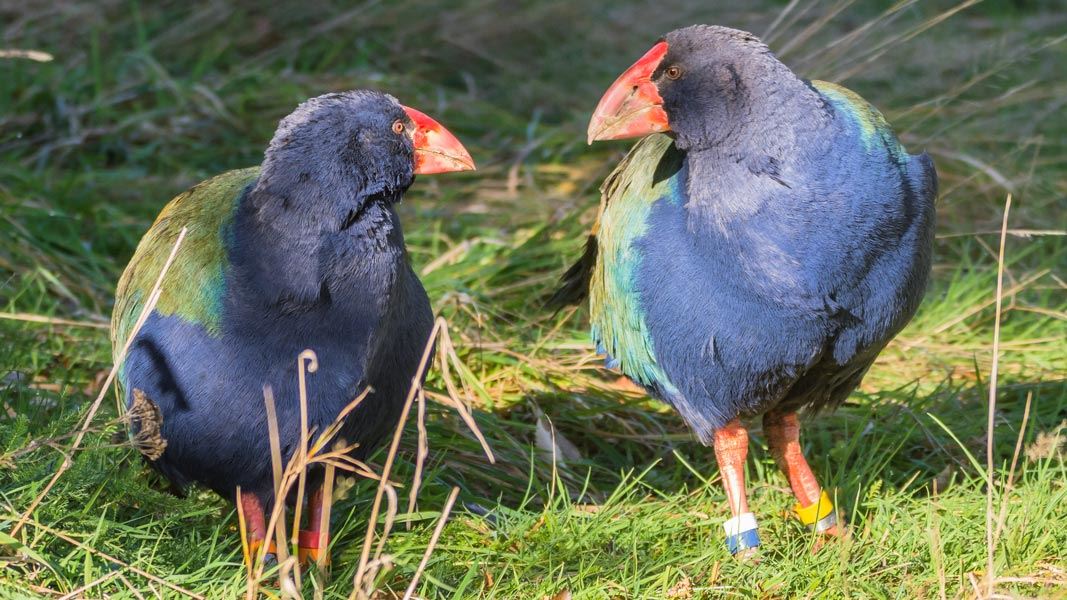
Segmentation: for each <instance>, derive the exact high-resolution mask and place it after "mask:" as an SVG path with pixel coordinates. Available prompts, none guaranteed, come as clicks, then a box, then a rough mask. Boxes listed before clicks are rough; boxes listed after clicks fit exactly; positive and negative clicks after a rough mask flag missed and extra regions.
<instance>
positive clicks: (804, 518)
mask: <svg viewBox="0 0 1067 600" xmlns="http://www.w3.org/2000/svg"><path fill="white" fill-rule="evenodd" d="M793 510H794V511H796V513H797V517H799V518H800V522H801V523H803V524H805V525H814V524H816V523H818V522H819V521H821V520H823V519H825V518H826V517H828V516H829V515H830V514H831V513H832V512H834V503H833V502H831V501H830V495H829V494H827V493H826V490H823V492H822V495H821V496H820V497H819V501H818V502H816V503H815V504H812V505H810V506H801V505H800V504H797V505H796V506H794V507H793Z"/></svg>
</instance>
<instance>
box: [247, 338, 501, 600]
mask: <svg viewBox="0 0 1067 600" xmlns="http://www.w3.org/2000/svg"><path fill="white" fill-rule="evenodd" d="M447 327H448V324H447V322H446V321H445V320H444V319H443V318H438V319H437V320H436V321H435V323H434V328H433V330H432V332H431V334H430V338H429V339H428V340H427V343H426V346H425V347H424V348H423V352H422V356H421V359H420V361H419V365H418V368H417V370H416V372H415V375H414V377H413V379H412V382H411V387H410V388H409V391H408V395H407V397H406V399H405V403H404V407H403V409H402V411H401V414H400V418H399V419H398V421H397V424H396V428H395V429H394V432H393V438H392V443H391V444H390V447H389V453H388V455H387V456H386V460H385V463H384V465H383V467H382V470H381V472H380V473H375V472H374V471H373V470H372V469H371V468H370V467H369V466H368V465H366V464H365V463H363V462H362V461H359V460H356V459H354V458H352V457H351V456H349V453H350V452H351V451H352V450H354V449H355V448H356V446H357V444H347V443H346V442H345V441H343V440H336V441H335V440H334V438H335V437H336V436H337V434H338V433H339V431H340V429H341V427H342V426H343V424H344V421H345V419H346V418H347V417H348V415H349V414H351V412H352V411H353V410H355V409H356V408H357V407H358V406H359V404H360V402H362V401H363V399H364V398H366V397H367V395H368V394H369V393H370V392H371V391H372V390H371V389H369V388H368V389H366V390H364V391H363V393H361V394H360V395H359V396H358V397H357V398H355V399H354V400H353V401H352V402H350V403H349V404H348V405H347V406H345V408H344V409H342V410H341V412H340V413H339V414H338V415H337V417H336V419H335V420H334V422H333V423H331V424H330V425H329V426H328V427H326V428H325V430H324V431H322V432H321V433H319V432H315V431H312V430H310V429H309V428H308V423H307V404H308V396H307V380H306V374H307V373H314V372H315V371H316V370H317V368H318V359H317V357H316V355H315V353H314V352H312V351H311V350H305V351H303V352H302V353H301V354H300V355H299V357H298V359H297V369H298V371H297V372H298V377H299V393H300V398H299V402H300V415H301V417H300V419H301V422H300V435H301V439H302V443H301V444H300V446H301V447H300V448H297V449H296V450H295V451H294V453H293V455H292V457H291V458H290V459H289V462H288V464H286V465H285V467H284V468H283V466H282V453H281V437H280V433H279V427H278V416H277V410H276V406H275V399H274V393H273V390H272V389H271V388H270V387H269V386H265V387H264V389H263V398H264V405H265V408H266V413H267V427H268V434H269V437H270V444H271V464H272V471H273V473H274V498H275V502H274V506H273V508H272V510H271V514H270V517H269V519H268V522H267V531H268V532H272V535H273V536H274V539H275V546H276V548H277V557H278V579H279V582H280V585H281V595H282V597H294V598H295V597H300V593H299V590H300V589H301V586H302V581H301V573H300V569H299V568H298V567H297V564H296V557H295V554H296V551H297V545H298V540H299V531H300V520H301V515H302V511H301V506H302V503H303V501H304V499H305V495H306V491H307V488H306V477H307V469H308V467H309V466H311V465H313V464H321V465H323V468H324V469H325V477H324V482H323V511H322V521H321V522H320V524H319V532H318V533H319V539H320V540H326V539H328V538H327V533H328V528H329V521H330V512H331V510H332V502H333V483H334V479H335V477H336V470H337V469H342V470H344V471H347V472H350V473H353V474H356V475H360V476H363V477H367V478H369V479H373V480H377V481H378V487H377V491H376V494H375V499H374V502H373V504H372V507H371V513H370V515H369V517H368V524H367V533H366V535H365V536H364V539H363V550H362V552H361V555H360V563H359V566H358V567H357V570H356V575H355V577H354V578H353V590H352V594H351V596H350V597H352V598H369V597H370V596H371V595H372V594H373V591H374V589H373V584H374V580H375V579H376V576H377V574H378V573H379V572H380V571H381V570H382V569H386V568H389V567H391V565H392V558H391V557H390V556H388V555H384V549H385V543H386V540H387V538H388V536H389V534H390V532H391V531H392V527H393V524H394V522H395V520H396V516H397V513H398V511H399V500H398V497H397V492H396V487H397V484H395V483H394V482H391V481H390V480H389V475H390V474H391V472H392V467H393V464H394V461H395V458H396V454H397V451H398V449H399V444H400V439H401V436H402V433H403V429H404V424H405V422H406V421H407V417H408V415H409V414H410V409H411V405H412V403H413V402H415V401H416V400H418V402H419V409H418V429H419V452H418V456H417V457H416V458H417V460H416V469H415V474H414V476H413V485H412V487H411V491H410V493H409V499H408V500H409V507H413V506H414V502H415V500H416V497H417V493H418V489H419V487H420V486H421V483H422V471H423V468H424V466H425V458H426V456H427V454H428V452H429V449H428V443H427V439H426V438H427V436H426V426H425V418H426V408H425V402H426V396H425V393H424V390H423V388H422V385H421V381H422V378H423V376H424V374H425V372H426V368H427V366H428V363H429V361H430V358H431V356H432V355H433V349H434V347H435V342H437V343H438V346H437V347H438V348H439V349H440V354H439V356H440V358H441V364H442V373H447V374H446V375H445V377H447V378H448V379H447V380H448V384H447V387H448V388H449V396H440V395H438V396H439V397H441V398H443V402H444V403H445V404H446V405H448V406H451V407H453V408H455V409H456V410H457V412H458V413H459V414H460V416H461V418H463V420H464V422H465V423H466V424H467V425H468V427H470V429H471V431H472V433H473V435H474V436H475V437H476V438H477V439H478V440H479V442H480V443H481V444H482V447H483V448H484V450H485V452H486V456H487V457H488V458H489V460H490V461H494V460H495V459H494V457H493V454H492V451H491V449H490V448H489V446H488V443H487V442H486V441H485V437H484V435H482V433H481V431H480V430H479V429H478V426H477V424H476V423H475V422H474V419H473V417H472V415H471V413H470V409H469V408H468V407H467V406H466V405H465V404H464V402H463V401H462V400H461V399H460V398H459V394H460V389H462V390H463V393H464V394H465V395H466V396H467V398H468V399H469V400H472V395H471V392H470V390H469V389H468V388H467V386H466V385H465V383H464V384H462V385H460V386H457V385H456V384H455V382H454V381H453V379H452V375H451V373H450V370H451V369H456V370H459V369H461V368H462V365H461V363H460V362H459V358H458V356H457V355H456V352H455V348H454V346H453V345H452V342H451V339H450V338H449V336H448V330H447ZM305 368H306V370H305ZM460 372H462V371H460ZM461 381H462V379H461ZM316 433H318V435H317V437H316V438H315V439H314V440H312V436H313V435H315V434H316ZM328 446H330V447H331V449H330V450H329V451H326V448H327V447H328ZM294 486H295V487H296V490H295V493H296V496H295V499H296V502H295V506H296V508H295V510H294V514H293V520H292V524H291V535H290V536H288V537H286V535H285V530H286V527H285V522H286V516H285V502H284V499H285V498H287V497H288V496H289V494H290V492H292V491H293V488H294ZM455 493H458V489H457V490H455ZM383 499H384V500H385V502H386V510H385V520H384V523H383V527H382V531H381V533H380V535H377V536H376V535H375V533H376V524H377V522H378V515H379V513H380V512H381V509H382V501H383ZM454 499H455V498H454V497H453V498H452V499H451V500H450V502H449V503H448V504H447V505H446V507H445V509H443V513H442V515H443V516H442V519H441V520H440V521H439V523H438V530H437V531H436V532H435V533H436V535H435V537H434V538H433V539H432V541H431V544H430V546H429V548H428V552H429V551H432V548H433V545H434V543H436V536H438V535H440V529H441V528H443V527H444V521H445V519H446V518H447V515H448V513H449V511H450V510H451V506H452V502H453V501H454ZM238 520H239V522H240V524H241V529H242V540H243V541H242V547H245V548H247V545H246V542H245V541H244V540H245V539H246V537H247V533H246V523H245V517H244V515H243V511H242V509H241V507H240V502H238ZM375 538H377V540H378V543H377V545H376V546H375V544H374V540H375ZM287 542H288V543H287ZM372 546H375V547H374V553H373V556H372V555H371V547H372ZM267 549H268V545H267V544H263V545H262V546H261V547H260V549H259V552H258V553H257V555H256V556H254V557H248V558H247V559H246V564H247V567H248V571H247V572H248V575H247V579H248V592H247V595H248V597H249V598H251V597H254V596H255V594H256V593H257V591H259V584H260V582H261V581H262V579H263V577H264V558H265V556H266V553H267ZM290 550H291V551H290ZM246 553H247V550H246ZM327 556H328V552H327V548H323V549H322V552H321V553H320V556H319V559H318V563H317V564H318V567H319V569H320V571H322V570H325V568H326V566H327ZM428 560H429V554H427V555H426V556H425V560H424V564H423V565H422V566H421V567H420V570H419V572H418V573H417V575H416V581H417V579H418V577H419V576H421V571H422V569H424V568H425V561H428Z"/></svg>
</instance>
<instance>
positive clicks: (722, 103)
mask: <svg viewBox="0 0 1067 600" xmlns="http://www.w3.org/2000/svg"><path fill="white" fill-rule="evenodd" d="M783 70H784V73H789V71H788V69H787V68H786V67H785V66H784V65H782V63H780V62H779V61H778V60H777V58H775V56H774V55H773V54H772V53H771V51H770V50H769V49H768V48H767V46H766V45H765V44H764V43H763V42H761V41H760V40H759V39H757V38H756V36H754V35H752V34H750V33H747V32H744V31H739V30H736V29H730V28H727V27H717V26H709V25H693V26H691V27H686V28H683V29H677V30H675V31H672V32H671V33H668V34H667V35H666V36H665V37H664V38H663V39H662V40H661V41H660V42H658V43H657V44H656V45H655V46H653V47H652V49H651V50H649V51H648V52H647V53H646V54H645V55H644V56H643V57H641V59H639V60H638V61H637V62H636V63H634V65H633V66H632V67H630V68H629V69H628V70H627V71H626V72H624V73H623V74H622V75H621V76H620V77H619V78H618V79H617V80H616V81H615V83H614V84H613V85H612V86H611V88H609V89H608V91H607V92H606V93H605V94H604V97H603V98H602V99H601V101H600V104H599V105H598V106H597V110H596V112H595V113H594V115H593V118H592V120H591V121H590V124H589V141H590V142H592V141H594V140H605V139H622V138H629V137H635V136H640V135H647V134H649V133H653V132H662V131H670V132H673V134H674V135H675V137H676V139H677V140H678V145H679V146H680V147H682V148H687V147H690V146H700V145H705V144H712V143H716V142H717V141H720V140H722V139H724V138H725V137H726V136H727V135H729V132H730V131H731V130H733V129H734V128H736V127H738V126H740V125H742V124H743V123H744V122H745V120H746V119H752V118H753V116H754V114H753V113H754V110H753V100H754V99H755V98H757V97H759V98H765V97H767V95H768V94H770V93H773V86H769V85H766V84H765V82H766V83H773V82H775V81H776V80H780V79H781V78H782V77H783V75H784V73H783ZM789 76H790V78H793V79H795V78H794V77H792V74H791V73H789Z"/></svg>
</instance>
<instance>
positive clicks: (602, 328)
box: [589, 135, 681, 393]
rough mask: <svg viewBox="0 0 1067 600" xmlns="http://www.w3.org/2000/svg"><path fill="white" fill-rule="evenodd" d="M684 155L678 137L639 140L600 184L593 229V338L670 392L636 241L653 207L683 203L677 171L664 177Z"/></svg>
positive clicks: (621, 364) (613, 357) (645, 381)
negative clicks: (645, 301)
mask: <svg viewBox="0 0 1067 600" xmlns="http://www.w3.org/2000/svg"><path fill="white" fill-rule="evenodd" d="M669 153H670V154H672V155H675V156H676V157H677V158H679V159H680V155H678V154H677V150H676V149H674V141H673V140H672V139H671V138H670V137H668V136H666V135H652V136H649V137H646V138H644V139H642V140H641V141H639V142H638V143H637V144H636V145H635V146H634V148H633V149H632V150H631V151H630V153H629V154H628V155H626V158H624V159H623V160H622V162H621V163H619V166H618V167H616V168H615V171H613V172H612V174H611V175H609V176H608V178H607V179H605V180H604V185H603V186H602V187H601V205H600V215H599V217H598V218H597V224H596V225H595V227H594V233H595V234H596V239H597V244H598V250H597V256H596V264H595V265H594V267H593V272H592V277H591V279H590V285H589V307H590V320H591V322H592V333H593V339H594V341H595V342H596V343H597V346H598V348H599V349H600V351H602V352H606V353H607V354H608V355H609V357H610V361H611V364H612V365H613V366H617V367H618V368H619V369H621V370H622V372H623V373H626V375H628V376H629V377H631V378H632V379H634V380H635V381H637V382H638V383H640V384H642V385H645V386H656V387H659V388H660V389H662V390H664V391H665V392H667V393H671V392H672V391H673V386H672V385H671V384H670V382H669V381H668V379H667V376H666V375H665V374H664V372H663V370H662V369H661V368H660V365H659V364H658V363H657V361H656V356H655V351H654V347H653V344H652V337H651V335H650V334H649V331H648V326H647V325H646V323H645V316H644V311H643V310H642V307H641V305H640V304H641V300H640V295H639V294H638V291H637V285H636V276H637V270H638V267H639V265H640V261H641V256H640V253H639V252H638V251H637V249H636V248H635V247H634V243H635V242H636V241H637V240H638V239H639V238H641V237H642V236H643V235H644V234H645V232H646V231H647V228H648V223H647V221H648V216H649V213H650V212H651V210H652V205H653V204H654V203H655V202H657V201H659V200H661V199H663V198H669V199H671V200H672V201H681V195H680V187H679V186H680V185H681V182H680V181H679V179H680V177H679V176H678V174H677V171H674V172H671V173H669V174H667V175H664V170H663V169H662V165H663V164H664V161H670V160H671V159H672V157H671V156H668V154H669Z"/></svg>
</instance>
